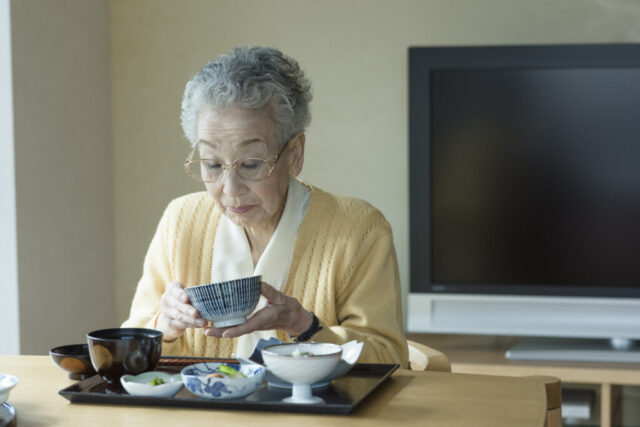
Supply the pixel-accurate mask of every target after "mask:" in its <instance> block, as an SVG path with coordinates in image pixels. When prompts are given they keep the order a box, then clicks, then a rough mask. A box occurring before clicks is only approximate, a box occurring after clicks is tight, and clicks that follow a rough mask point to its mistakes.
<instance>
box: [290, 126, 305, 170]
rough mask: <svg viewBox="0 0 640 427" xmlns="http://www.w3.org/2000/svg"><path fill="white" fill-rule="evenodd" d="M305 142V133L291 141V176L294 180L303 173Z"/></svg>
mask: <svg viewBox="0 0 640 427" xmlns="http://www.w3.org/2000/svg"><path fill="white" fill-rule="evenodd" d="M304 142H305V136H304V133H303V132H300V133H299V134H297V135H296V136H294V137H293V139H292V140H291V141H289V148H288V151H289V153H290V156H288V157H289V176H291V177H292V178H295V177H297V176H298V175H300V172H302V166H303V165H304Z"/></svg>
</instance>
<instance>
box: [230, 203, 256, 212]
mask: <svg viewBox="0 0 640 427" xmlns="http://www.w3.org/2000/svg"><path fill="white" fill-rule="evenodd" d="M251 209H253V205H247V206H227V210H229V211H231V212H233V213H234V214H243V213H247V212H249V211H250V210H251Z"/></svg>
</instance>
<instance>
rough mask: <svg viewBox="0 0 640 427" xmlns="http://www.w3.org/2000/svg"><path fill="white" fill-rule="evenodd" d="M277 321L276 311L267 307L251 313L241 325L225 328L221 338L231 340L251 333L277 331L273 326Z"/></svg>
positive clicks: (271, 307)
mask: <svg viewBox="0 0 640 427" xmlns="http://www.w3.org/2000/svg"><path fill="white" fill-rule="evenodd" d="M277 320H278V313H277V309H276V308H275V307H273V306H269V305H267V306H266V307H265V308H263V309H261V310H258V311H256V312H255V313H253V314H252V315H251V316H250V317H249V318H247V321H246V322H245V323H243V324H242V325H238V326H232V327H230V328H225V329H224V331H223V332H222V335H221V336H222V337H223V338H233V337H239V336H240V335H244V334H248V333H251V332H253V331H264V330H269V329H278V328H277V327H276V325H275V323H276V322H277Z"/></svg>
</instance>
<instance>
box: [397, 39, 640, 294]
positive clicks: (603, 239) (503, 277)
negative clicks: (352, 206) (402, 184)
mask: <svg viewBox="0 0 640 427" xmlns="http://www.w3.org/2000/svg"><path fill="white" fill-rule="evenodd" d="M638 58H640V47H639V46H638V45H611V46H603V45H592V46H584V45H582V46H521V47H517V46H511V47H504V48H501V47H489V48H482V47H477V48H412V49H411V50H410V93H409V97H410V203H411V208H410V209H411V290H412V292H424V291H428V292H464V293H501V294H543V295H545V294H548V295H584V296H589V295H593V296H638V295H640V63H639V60H638Z"/></svg>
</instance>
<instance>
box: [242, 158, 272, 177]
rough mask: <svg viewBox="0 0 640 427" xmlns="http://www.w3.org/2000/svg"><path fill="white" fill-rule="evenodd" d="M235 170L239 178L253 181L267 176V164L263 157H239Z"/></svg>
mask: <svg viewBox="0 0 640 427" xmlns="http://www.w3.org/2000/svg"><path fill="white" fill-rule="evenodd" d="M236 172H237V173H238V176H239V177H240V178H244V179H248V180H251V181H255V180H258V179H264V178H266V177H267V176H269V165H268V164H267V162H266V161H265V160H263V159H254V158H246V159H240V160H238V162H237V163H236Z"/></svg>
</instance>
